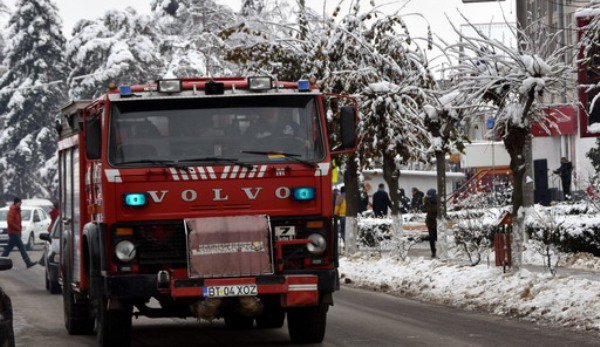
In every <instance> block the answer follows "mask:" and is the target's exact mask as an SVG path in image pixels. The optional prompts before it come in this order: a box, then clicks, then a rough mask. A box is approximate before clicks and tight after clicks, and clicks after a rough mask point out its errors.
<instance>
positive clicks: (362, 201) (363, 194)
mask: <svg viewBox="0 0 600 347" xmlns="http://www.w3.org/2000/svg"><path fill="white" fill-rule="evenodd" d="M368 208H369V190H368V189H367V186H366V183H365V184H363V186H362V188H361V190H360V196H359V198H358V213H363V212H365V211H366V210H367V209H368Z"/></svg>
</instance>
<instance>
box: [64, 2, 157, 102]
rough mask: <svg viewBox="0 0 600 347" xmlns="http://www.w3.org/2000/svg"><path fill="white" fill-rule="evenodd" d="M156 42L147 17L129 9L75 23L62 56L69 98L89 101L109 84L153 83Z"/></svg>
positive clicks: (154, 33) (155, 71)
mask: <svg viewBox="0 0 600 347" xmlns="http://www.w3.org/2000/svg"><path fill="white" fill-rule="evenodd" d="M157 41H158V37H157V33H156V31H155V29H154V27H153V23H152V20H151V18H150V17H148V16H140V15H138V14H137V13H136V12H135V10H133V9H132V8H127V9H125V10H123V11H120V10H111V11H108V12H106V14H105V15H104V16H103V17H102V18H101V19H98V20H82V21H79V22H78V23H77V24H76V25H75V28H74V29H73V38H72V39H71V40H70V41H69V43H68V45H67V53H66V54H67V62H68V64H69V68H70V74H69V82H68V83H69V96H70V98H72V99H78V98H92V97H94V96H97V95H99V94H101V93H102V92H104V91H105V90H106V87H107V85H108V83H110V82H114V83H117V84H130V83H144V82H149V81H153V80H155V79H156V77H157V75H158V71H159V67H160V63H161V61H160V58H159V57H158V54H157V47H156V43H155V42H157Z"/></svg>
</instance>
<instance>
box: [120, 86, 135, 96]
mask: <svg viewBox="0 0 600 347" xmlns="http://www.w3.org/2000/svg"><path fill="white" fill-rule="evenodd" d="M119 94H121V96H132V95H133V91H132V90H131V86H119Z"/></svg>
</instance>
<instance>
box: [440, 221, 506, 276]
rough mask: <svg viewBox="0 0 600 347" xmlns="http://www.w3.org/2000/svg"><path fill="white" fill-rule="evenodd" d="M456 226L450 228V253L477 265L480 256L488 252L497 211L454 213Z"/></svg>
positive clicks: (495, 224)
mask: <svg viewBox="0 0 600 347" xmlns="http://www.w3.org/2000/svg"><path fill="white" fill-rule="evenodd" d="M453 217H454V218H456V221H457V222H456V224H454V225H453V227H452V237H451V238H450V239H451V240H452V241H453V243H454V247H453V249H450V251H451V252H452V253H455V255H457V256H461V257H466V258H467V259H468V260H469V263H470V264H471V265H472V266H475V265H477V264H479V263H480V262H481V260H482V255H483V254H484V253H485V252H486V251H489V250H490V247H491V245H492V240H493V234H494V231H495V229H496V227H497V220H498V215H497V210H494V211H485V210H466V211H462V212H459V213H454V214H453Z"/></svg>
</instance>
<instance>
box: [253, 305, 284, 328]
mask: <svg viewBox="0 0 600 347" xmlns="http://www.w3.org/2000/svg"><path fill="white" fill-rule="evenodd" d="M284 321H285V311H284V310H283V309H282V308H280V307H277V308H270V309H268V310H265V311H264V312H263V313H262V314H261V315H260V316H258V317H256V327H257V328H259V329H276V328H281V327H282V326H283V322H284Z"/></svg>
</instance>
